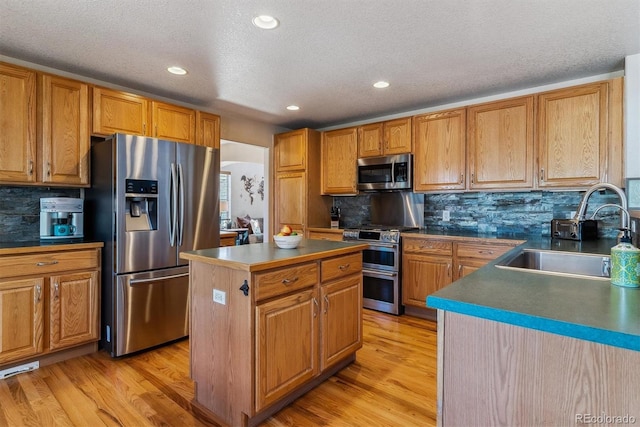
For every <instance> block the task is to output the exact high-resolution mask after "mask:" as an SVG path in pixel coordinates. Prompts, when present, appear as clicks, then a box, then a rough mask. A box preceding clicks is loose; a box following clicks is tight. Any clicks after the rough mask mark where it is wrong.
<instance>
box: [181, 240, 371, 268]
mask: <svg viewBox="0 0 640 427" xmlns="http://www.w3.org/2000/svg"><path fill="white" fill-rule="evenodd" d="M367 247H368V245H367V244H363V243H357V242H353V243H352V242H340V241H331V240H314V239H302V241H301V242H300V244H299V245H298V247H297V248H295V249H281V248H279V247H277V246H276V244H275V243H273V242H264V243H252V244H249V245H240V246H225V247H220V248H212V249H201V250H197V251H187V252H180V257H181V258H183V259H188V260H190V261H200V262H206V263H209V264H215V265H221V266H224V267H229V268H232V269H236V270H246V271H251V272H254V271H261V270H267V269H271V268H275V267H281V266H286V265H291V264H296V263H301V262H307V261H314V260H317V259H320V258H325V257H329V256H337V255H344V254H348V253H352V252H357V251H361V250H363V249H366V248H367Z"/></svg>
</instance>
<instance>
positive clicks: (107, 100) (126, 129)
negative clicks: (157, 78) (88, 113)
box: [92, 87, 151, 135]
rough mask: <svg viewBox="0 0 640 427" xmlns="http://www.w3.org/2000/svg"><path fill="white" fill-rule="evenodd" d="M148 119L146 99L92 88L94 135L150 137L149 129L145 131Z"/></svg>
mask: <svg viewBox="0 0 640 427" xmlns="http://www.w3.org/2000/svg"><path fill="white" fill-rule="evenodd" d="M148 117H149V103H148V101H147V99H146V98H144V97H142V96H138V95H133V94H130V93H125V92H118V91H115V90H109V89H104V88H100V87H94V88H93V128H92V131H93V133H94V134H98V135H111V134H114V133H118V132H120V133H128V134H132V135H150V134H151V133H150V132H149V131H150V129H147V123H149V120H148ZM147 132H149V133H147Z"/></svg>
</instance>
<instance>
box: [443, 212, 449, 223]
mask: <svg viewBox="0 0 640 427" xmlns="http://www.w3.org/2000/svg"><path fill="white" fill-rule="evenodd" d="M450 219H451V212H449V211H442V220H443V221H449V220H450Z"/></svg>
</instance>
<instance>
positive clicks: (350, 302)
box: [320, 274, 362, 371]
mask: <svg viewBox="0 0 640 427" xmlns="http://www.w3.org/2000/svg"><path fill="white" fill-rule="evenodd" d="M320 297H321V301H322V302H321V304H322V323H321V325H320V331H321V332H320V334H321V336H322V348H321V349H320V354H321V356H320V361H321V366H320V370H321V371H324V370H325V369H327V368H328V367H330V366H331V365H333V364H334V363H336V362H339V361H340V360H342V359H343V358H344V357H345V356H347V355H349V354H351V353H353V352H355V351H356V350H358V349H359V348H360V347H362V329H361V325H362V274H357V275H353V276H351V277H347V278H344V279H341V280H337V281H335V282H331V283H329V284H326V285H323V286H322V289H321V295H320Z"/></svg>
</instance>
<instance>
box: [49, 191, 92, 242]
mask: <svg viewBox="0 0 640 427" xmlns="http://www.w3.org/2000/svg"><path fill="white" fill-rule="evenodd" d="M83 237H84V215H83V200H82V199H75V198H71V197H49V198H42V199H40V240H55V239H80V238H83Z"/></svg>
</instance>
